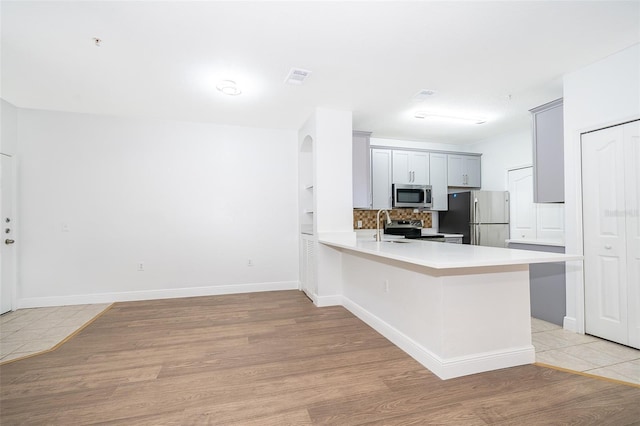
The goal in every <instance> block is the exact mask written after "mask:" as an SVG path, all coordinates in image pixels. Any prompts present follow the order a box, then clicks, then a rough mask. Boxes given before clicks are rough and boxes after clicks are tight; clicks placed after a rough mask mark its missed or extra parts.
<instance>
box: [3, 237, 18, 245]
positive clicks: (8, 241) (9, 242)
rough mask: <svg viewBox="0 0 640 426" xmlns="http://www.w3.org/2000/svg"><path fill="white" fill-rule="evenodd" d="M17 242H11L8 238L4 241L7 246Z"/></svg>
mask: <svg viewBox="0 0 640 426" xmlns="http://www.w3.org/2000/svg"><path fill="white" fill-rule="evenodd" d="M15 242H16V240H11V239H8V238H7V239H6V240H4V243H5V244H6V245H9V244H13V243H15Z"/></svg>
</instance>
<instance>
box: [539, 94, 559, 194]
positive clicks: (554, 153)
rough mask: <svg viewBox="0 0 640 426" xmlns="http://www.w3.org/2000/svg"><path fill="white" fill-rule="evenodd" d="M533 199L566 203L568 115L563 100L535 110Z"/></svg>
mask: <svg viewBox="0 0 640 426" xmlns="http://www.w3.org/2000/svg"><path fill="white" fill-rule="evenodd" d="M531 113H532V124H533V201H534V202H536V203H562V202H564V117H563V111H562V99H557V100H555V101H553V102H549V103H548V104H544V105H542V106H539V107H537V108H534V109H532V110H531Z"/></svg>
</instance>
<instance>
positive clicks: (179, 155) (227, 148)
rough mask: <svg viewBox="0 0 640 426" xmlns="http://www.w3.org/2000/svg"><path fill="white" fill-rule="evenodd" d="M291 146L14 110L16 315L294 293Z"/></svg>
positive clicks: (223, 131) (204, 127)
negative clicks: (117, 303) (75, 306)
mask: <svg viewBox="0 0 640 426" xmlns="http://www.w3.org/2000/svg"><path fill="white" fill-rule="evenodd" d="M296 144H297V136H296V132H295V131H286V130H268V129H252V128H242V127H234V126H221V125H213V124H198V123H181V122H167V121H146V120H137V119H124V118H115V117H106V116H96V115H84V114H71V113H59V112H50V111H37V110H24V109H19V110H18V158H19V167H18V169H19V175H18V192H19V200H18V209H19V216H20V229H19V231H20V234H21V241H20V245H19V276H20V282H19V286H18V304H19V306H23V307H24V306H38V305H39V306H43V305H56V304H62V303H87V302H97V301H112V300H132V299H145V298H154V297H172V296H189V295H200V294H219V293H226V292H242V291H259V290H270V289H279V288H297V286H298V232H297V230H298V219H297V215H296V211H297V208H296V207H297V148H296ZM247 191H248V192H247ZM248 259H251V260H252V262H253V266H251V267H249V266H248V265H247V263H248ZM139 262H143V263H144V269H145V270H144V271H143V272H140V271H138V270H137V267H138V263H139Z"/></svg>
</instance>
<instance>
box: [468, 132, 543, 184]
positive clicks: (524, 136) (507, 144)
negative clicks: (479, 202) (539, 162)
mask: <svg viewBox="0 0 640 426" xmlns="http://www.w3.org/2000/svg"><path fill="white" fill-rule="evenodd" d="M469 148H470V150H471V151H473V152H481V153H482V164H481V170H482V189H483V190H487V191H507V190H508V182H507V172H508V170H509V169H512V168H516V167H522V166H527V165H531V163H532V146H531V128H530V127H528V126H527V127H525V128H522V129H518V130H514V131H512V132H509V133H506V134H503V135H500V136H496V137H493V138H489V139H485V140H482V141H480V142H478V143H475V144H473V145H470V146H469Z"/></svg>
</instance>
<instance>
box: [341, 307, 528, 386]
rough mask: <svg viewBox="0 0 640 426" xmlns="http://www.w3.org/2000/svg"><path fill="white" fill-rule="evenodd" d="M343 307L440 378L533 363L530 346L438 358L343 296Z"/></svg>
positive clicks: (450, 377)
mask: <svg viewBox="0 0 640 426" xmlns="http://www.w3.org/2000/svg"><path fill="white" fill-rule="evenodd" d="M342 305H343V306H344V307H345V308H346V309H348V310H349V311H350V312H351V313H353V314H354V315H355V316H357V317H358V318H360V319H361V320H362V321H364V322H365V323H367V324H368V325H369V326H371V327H372V328H373V329H374V330H376V331H377V332H378V333H380V334H382V335H383V336H384V337H386V338H387V339H389V340H390V341H391V342H392V343H393V344H395V345H396V346H398V347H399V348H400V349H402V350H403V351H405V352H406V353H407V354H409V355H410V356H411V357H412V358H413V359H415V360H416V361H418V362H419V363H420V364H422V365H423V366H425V367H426V368H428V369H429V370H430V371H431V372H432V373H434V374H435V375H437V376H438V377H440V378H441V379H452V378H454V377H460V376H466V375H469V374H475V373H481V372H484V371H490V370H495V369H498V368H506V367H514V366H516V365H524V364H532V363H534V362H535V348H534V347H533V346H532V345H529V346H527V347H521V348H511V349H509V350H506V351H500V352H486V353H479V354H473V355H469V356H465V357H456V358H448V359H445V358H441V357H439V356H438V355H436V354H434V353H433V352H431V351H429V350H428V349H427V348H425V347H424V346H422V345H420V344H419V343H418V342H416V341H415V340H413V339H411V338H410V337H408V336H407V335H405V334H403V333H401V332H400V331H398V330H397V329H396V328H394V327H393V326H391V325H389V324H388V323H386V322H385V321H383V320H382V319H380V318H379V317H377V316H375V315H374V314H372V313H371V312H369V311H367V310H366V309H364V308H363V307H361V306H360V305H358V304H357V303H355V302H353V301H352V300H350V299H349V298H347V297H344V296H343V297H342Z"/></svg>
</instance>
